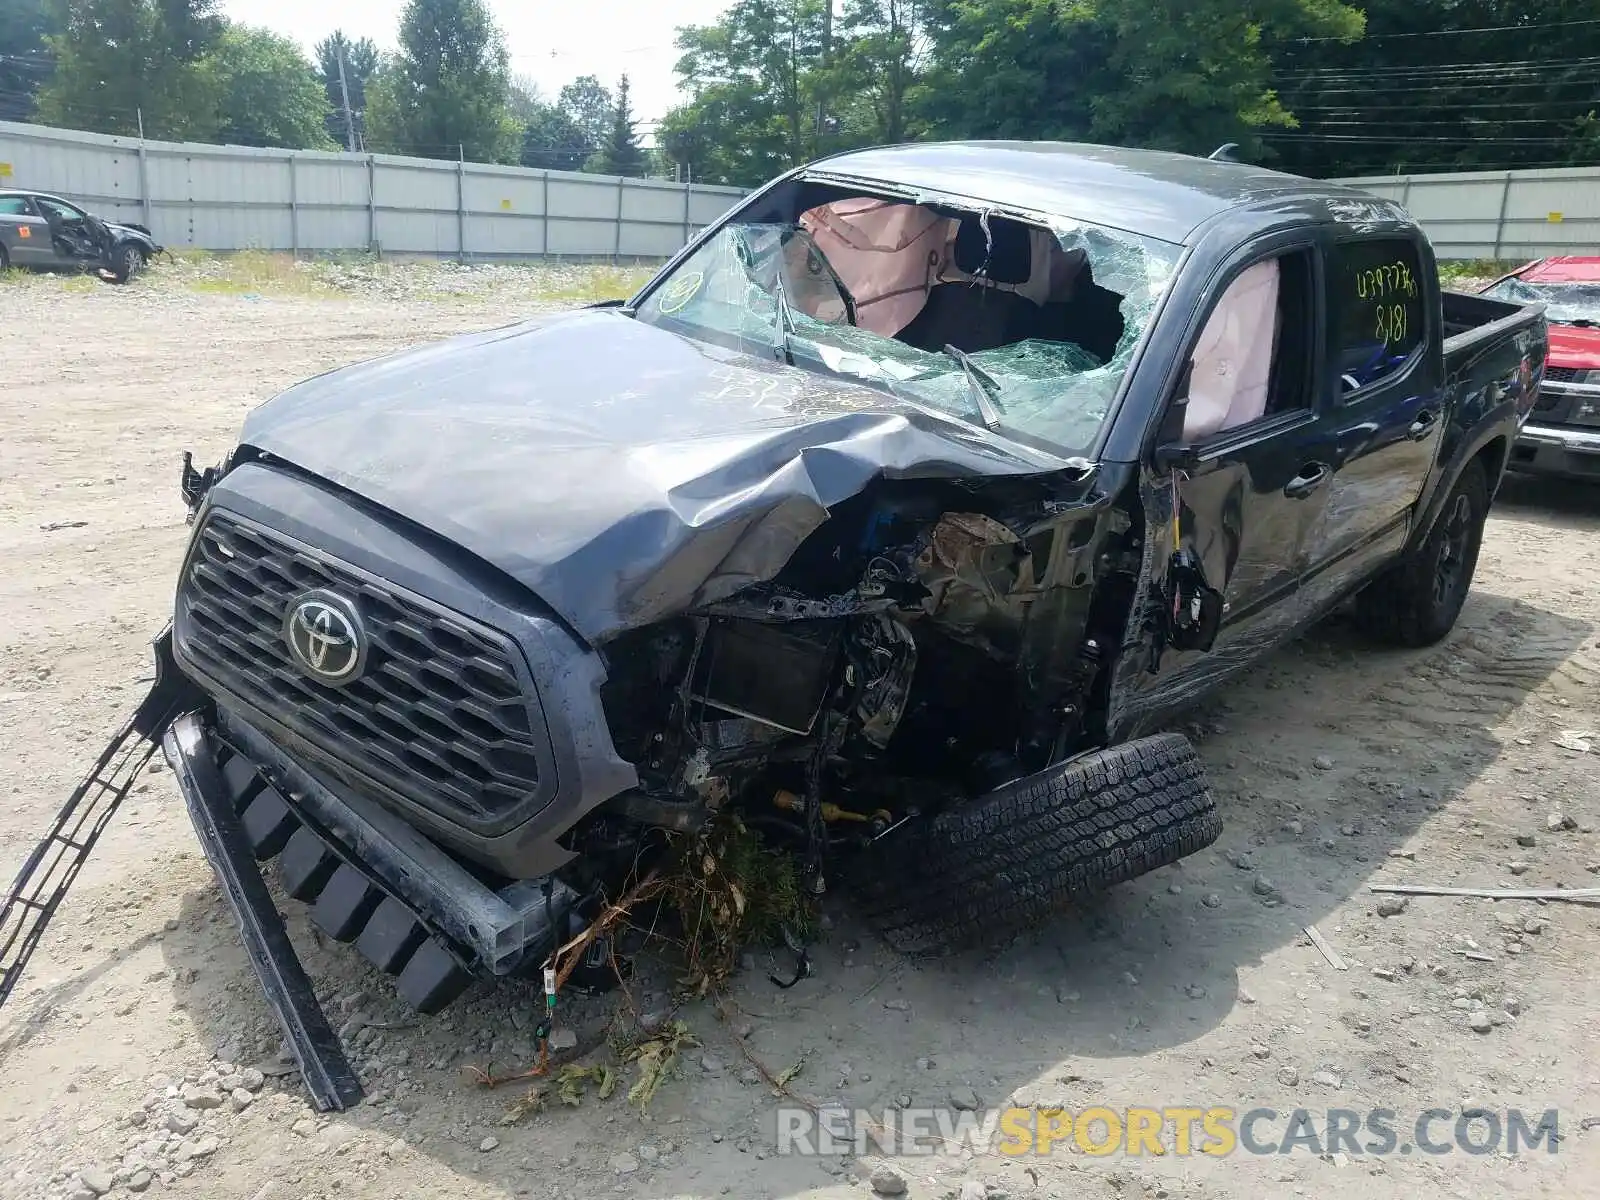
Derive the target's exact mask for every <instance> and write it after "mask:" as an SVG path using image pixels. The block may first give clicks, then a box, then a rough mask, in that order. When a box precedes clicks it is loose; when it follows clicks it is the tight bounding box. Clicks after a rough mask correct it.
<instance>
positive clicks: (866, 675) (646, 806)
mask: <svg viewBox="0 0 1600 1200" xmlns="http://www.w3.org/2000/svg"><path fill="white" fill-rule="evenodd" d="M1086 483H1087V481H1086ZM1030 490H1031V489H1030V486H1029V485H1028V484H1025V483H1020V482H1018V483H1013V484H1010V485H1007V486H1001V487H995V486H990V487H988V488H985V489H976V488H969V487H956V486H945V487H937V488H936V487H930V486H929V485H927V484H926V483H923V484H921V485H916V486H910V485H900V486H899V487H892V486H889V485H885V486H883V487H881V488H878V489H875V490H874V491H873V492H871V493H869V494H865V495H863V496H860V497H857V498H855V499H854V500H852V501H850V502H849V503H847V504H846V505H842V506H840V508H839V509H838V510H837V511H836V512H835V513H834V515H833V516H832V517H831V518H830V519H829V520H828V521H827V522H825V523H824V524H823V525H822V526H821V527H820V528H819V529H817V530H816V531H815V532H814V533H813V534H812V535H811V536H810V537H809V538H808V539H807V540H806V541H805V542H804V543H803V545H802V546H801V548H800V551H799V552H798V553H797V554H796V555H795V556H794V557H793V558H792V559H791V560H790V562H789V563H788V565H787V566H786V567H785V568H784V569H783V570H782V571H781V572H780V573H779V575H778V576H777V577H776V578H775V579H774V580H772V581H771V582H770V583H764V584H759V585H756V586H753V587H750V588H748V589H746V590H744V591H742V592H740V593H738V594H737V595H735V596H733V597H730V598H729V599H727V600H724V601H721V602H718V603H714V604H709V605H706V606H703V607H701V608H699V609H697V610H695V611H693V612H690V613H686V614H684V615H683V616H681V617H677V618H673V619H670V620H667V621H663V622H660V623H658V624H654V625H650V626H646V627H644V628H640V629H636V630H632V631H629V632H627V633H625V634H623V635H622V636H620V637H618V638H617V639H616V640H614V641H612V642H610V643H608V644H607V645H606V646H605V647H604V648H603V650H602V653H603V656H604V658H605V660H606V664H607V669H608V672H609V679H608V681H607V683H606V684H605V685H604V687H603V689H602V693H601V695H602V701H603V703H604V706H605V710H606V716H607V719H608V722H609V724H610V726H611V730H612V736H613V739H614V741H615V743H616V746H617V749H618V751H619V753H621V755H622V756H623V757H624V758H626V759H628V760H629V761H631V762H633V763H634V764H635V766H636V767H637V769H638V771H639V777H640V788H639V790H638V792H637V793H630V794H629V795H627V796H624V797H621V798H619V799H618V800H617V801H616V802H613V803H612V804H610V805H606V806H603V807H602V808H601V809H600V810H598V811H597V812H596V814H595V815H594V816H593V817H592V818H591V819H590V820H589V821H587V822H584V823H580V824H579V825H578V826H577V827H576V828H575V829H574V830H573V831H572V832H571V834H570V835H569V837H570V839H571V841H570V842H569V843H568V847H569V848H570V849H573V850H575V851H578V852H579V853H580V854H581V855H583V861H585V862H588V863H590V864H592V863H593V862H594V860H595V853H594V852H595V850H596V849H598V848H599V845H600V844H601V843H604V842H605V841H606V840H607V839H609V838H611V837H613V836H614V830H613V829H612V828H611V826H612V823H613V822H614V821H615V820H616V818H617V817H618V816H624V817H627V818H632V819H636V820H638V821H641V822H643V823H645V824H655V825H661V826H664V827H668V828H692V827H694V826H696V825H698V824H699V823H700V822H702V821H704V820H706V819H707V818H708V817H709V816H710V815H711V814H713V813H715V812H716V811H718V810H721V809H724V808H726V807H730V806H731V807H734V808H736V809H737V810H738V811H739V813H740V814H741V818H742V819H743V820H744V821H745V822H746V823H748V824H750V825H752V826H753V827H755V828H758V829H760V830H762V831H763V832H767V833H771V834H773V835H774V836H776V837H777V838H779V839H780V840H782V841H784V842H786V843H787V844H789V845H791V846H793V847H794V848H795V849H796V850H798V851H800V852H802V853H803V854H804V863H805V867H806V873H807V876H808V879H809V881H810V886H811V887H812V888H813V890H817V891H820V890H822V888H823V887H824V886H825V872H826V865H825V860H826V857H827V855H828V853H829V852H830V851H832V850H835V849H849V848H859V847H862V846H864V845H867V844H870V843H871V842H872V841H874V840H876V839H877V838H879V837H882V836H884V835H885V834H886V833H889V832H890V831H891V830H893V829H894V828H896V827H897V826H898V825H899V824H900V823H901V822H903V821H905V820H907V819H908V818H912V817H917V816H926V815H931V814H932V813H935V812H937V811H939V810H940V809H941V808H943V807H944V806H946V805H948V804H951V803H953V802H955V801H957V800H960V799H962V798H964V797H967V796H971V795H975V794H979V793H981V792H983V791H987V790H989V789H992V788H994V787H996V786H999V785H1000V784H1002V783H1005V782H1007V781H1009V780H1011V779H1014V778H1017V777H1019V776H1022V775H1025V774H1028V773H1031V772H1033V771H1037V770H1039V769H1041V768H1042V767H1044V766H1046V765H1048V764H1049V763H1051V762H1055V761H1059V760H1060V759H1062V758H1064V757H1067V756H1070V755H1071V754H1073V753H1075V752H1076V751H1077V750H1078V749H1080V748H1081V747H1084V746H1088V745H1093V744H1096V743H1097V740H1098V739H1102V738H1103V737H1104V728H1103V721H1104V712H1103V703H1104V696H1103V691H1104V688H1105V687H1106V686H1107V683H1108V680H1107V677H1106V671H1105V668H1106V667H1107V665H1108V663H1109V660H1110V659H1111V657H1112V655H1111V653H1109V652H1108V650H1107V648H1110V647H1116V646H1119V645H1120V644H1121V642H1122V640H1123V637H1124V632H1125V626H1126V622H1127V616H1128V611H1129V610H1128V599H1129V597H1131V595H1132V593H1133V588H1134V583H1135V580H1136V579H1137V575H1138V570H1139V564H1140V536H1139V530H1138V529H1137V528H1135V526H1134V523H1133V522H1132V521H1131V520H1130V519H1129V518H1128V517H1127V516H1126V515H1125V514H1124V513H1122V512H1120V511H1118V510H1117V509H1114V508H1112V507H1110V506H1109V505H1105V504H1101V505H1094V504H1085V505H1084V507H1083V508H1081V509H1077V510H1076V511H1073V512H1072V513H1071V519H1066V518H1064V517H1063V516H1062V515H1061V514H1059V513H1057V512H1053V511H1050V509H1051V508H1052V507H1058V506H1047V505H1046V504H1045V503H1044V502H1043V500H1042V494H1041V496H1030V495H1029V494H1028V493H1029V491H1030ZM963 501H964V502H965V505H966V507H965V509H956V508H954V507H952V506H953V505H954V504H956V503H961V502H963ZM980 507H981V508H987V509H988V511H987V512H985V511H979V509H980ZM1074 647H1075V648H1076V653H1072V652H1071V649H1072V648H1074ZM591 834H595V836H596V838H597V841H595V842H590V841H588V840H586V839H588V838H589V837H590V835H591Z"/></svg>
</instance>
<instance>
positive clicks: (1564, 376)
mask: <svg viewBox="0 0 1600 1200" xmlns="http://www.w3.org/2000/svg"><path fill="white" fill-rule="evenodd" d="M1587 374H1588V371H1587V370H1583V369H1579V368H1578V367H1546V368H1545V369H1544V381H1545V382H1546V383H1575V382H1576V381H1577V380H1578V378H1579V377H1580V376H1583V375H1587Z"/></svg>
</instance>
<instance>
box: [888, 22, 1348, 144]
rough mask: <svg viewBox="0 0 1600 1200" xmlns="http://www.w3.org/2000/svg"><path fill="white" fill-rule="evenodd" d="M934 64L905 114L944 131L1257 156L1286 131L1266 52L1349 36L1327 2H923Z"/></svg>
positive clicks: (1288, 121)
mask: <svg viewBox="0 0 1600 1200" xmlns="http://www.w3.org/2000/svg"><path fill="white" fill-rule="evenodd" d="M928 10H929V17H930V28H931V32H932V38H933V44H934V45H933V52H932V56H933V59H934V63H935V66H934V69H933V71H932V72H931V74H930V77H929V78H928V80H927V81H926V84H925V85H924V86H922V87H921V88H919V90H918V107H919V116H920V117H921V118H922V119H923V120H925V121H926V122H928V123H929V124H930V125H932V126H934V127H936V128H938V127H942V129H943V130H946V131H948V132H950V133H952V134H954V135H956V136H991V137H992V136H1001V137H1035V138H1040V137H1042V138H1067V139H1086V140H1090V141H1097V142H1106V143H1110V144H1113V145H1128V146H1147V147H1152V148H1156V149H1168V150H1181V151H1186V152H1188V153H1198V154H1208V153H1210V152H1211V151H1212V150H1214V149H1215V148H1216V147H1217V146H1218V145H1220V144H1222V143H1224V142H1238V143H1240V145H1241V146H1242V147H1244V148H1245V150H1246V152H1247V153H1259V152H1260V149H1261V144H1262V143H1261V138H1260V133H1261V132H1262V131H1263V130H1271V129H1280V128H1292V127H1293V126H1294V116H1293V114H1292V113H1291V112H1290V111H1289V110H1288V109H1287V108H1285V106H1284V105H1283V103H1282V101H1281V100H1280V99H1279V97H1278V94H1277V92H1276V90H1275V89H1274V87H1273V82H1274V81H1273V62H1272V59H1271V55H1270V54H1269V47H1270V46H1271V45H1273V44H1274V43H1278V42H1281V41H1283V40H1285V39H1287V38H1291V37H1319V38H1330V39H1334V40H1350V39H1354V38H1357V37H1359V36H1360V33H1361V27H1362V17H1361V13H1360V12H1358V11H1357V10H1356V9H1354V8H1351V7H1349V6H1347V5H1345V4H1343V3H1340V2H1339V0H1244V2H1242V3H1241V0H1095V2H1093V3H1085V4H1078V5H1073V6H1070V7H1069V6H1064V5H1060V4H1057V3H1055V2H1054V0H932V2H930V4H929V6H928Z"/></svg>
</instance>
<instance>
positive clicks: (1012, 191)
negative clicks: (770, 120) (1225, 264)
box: [808, 142, 1407, 243]
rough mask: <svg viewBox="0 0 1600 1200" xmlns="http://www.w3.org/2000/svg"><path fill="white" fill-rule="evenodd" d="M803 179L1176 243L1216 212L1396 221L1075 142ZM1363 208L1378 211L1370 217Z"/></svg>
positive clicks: (1272, 185)
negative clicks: (921, 191)
mask: <svg viewBox="0 0 1600 1200" xmlns="http://www.w3.org/2000/svg"><path fill="white" fill-rule="evenodd" d="M808 174H815V175H846V176H850V177H851V178H854V179H859V180H862V181H863V182H869V181H879V182H882V183H885V184H889V185H891V186H893V187H895V188H897V189H905V188H911V189H915V188H918V187H922V188H927V189H928V190H930V191H938V192H944V193H946V194H950V195H957V196H963V197H968V198H970V199H974V200H982V201H988V202H989V203H992V204H997V205H1004V206H1009V207H1014V208H1018V209H1023V210H1026V211H1031V212H1036V213H1041V214H1053V215H1057V216H1071V217H1076V218H1078V219H1080V220H1085V221H1093V222H1096V223H1098V224H1102V225H1109V226H1112V227H1113V228H1117V229H1123V230H1127V231H1129V232H1133V233H1142V234H1145V235H1147V236H1149V237H1155V238H1160V239H1162V240H1163V241H1168V242H1179V243H1182V242H1186V241H1188V240H1189V238H1190V236H1191V235H1192V234H1194V233H1195V232H1196V231H1197V230H1198V229H1199V228H1200V227H1201V226H1202V225H1204V224H1206V223H1207V222H1208V221H1210V220H1211V219H1212V218H1214V217H1216V216H1219V215H1220V214H1222V213H1224V212H1229V211H1238V210H1246V211H1248V210H1249V209H1251V208H1256V209H1258V210H1260V211H1262V212H1263V214H1265V213H1266V211H1267V210H1268V207H1269V205H1270V207H1271V209H1272V210H1274V211H1279V212H1281V211H1282V210H1283V208H1284V206H1285V204H1289V205H1293V206H1295V207H1296V208H1297V209H1298V210H1299V211H1301V212H1302V213H1303V215H1304V216H1305V217H1306V219H1307V220H1308V221H1320V220H1333V221H1339V220H1355V219H1360V217H1359V216H1358V215H1357V213H1356V210H1357V209H1364V210H1366V211H1367V213H1368V215H1369V216H1371V215H1376V216H1378V217H1379V218H1380V219H1382V220H1386V221H1405V220H1406V219H1407V218H1406V216H1405V213H1404V210H1402V209H1401V208H1400V207H1399V206H1398V205H1396V204H1394V203H1393V202H1392V201H1389V200H1385V199H1382V198H1380V197H1377V196H1374V195H1372V194H1371V193H1368V192H1362V191H1358V190H1356V189H1355V188H1350V187H1344V186H1342V185H1340V184H1334V183H1327V182H1324V181H1322V180H1317V179H1305V178H1302V177H1301V176H1298V175H1285V174H1283V173H1282V172H1280V171H1269V170H1267V169H1266V168H1264V167H1253V166H1248V165H1246V164H1244V163H1234V162H1225V161H1219V160H1216V159H1209V158H1195V157H1192V156H1190V155H1187V154H1171V153H1168V152H1166V151H1161V150H1127V149H1123V148H1121V147H1116V146H1094V145H1088V144H1083V143H1076V142H911V143H906V144H904V145H899V146H878V147H874V148H872V149H867V150H853V151H849V152H847V153H844V154H838V155H835V156H833V157H832V158H825V159H823V160H821V161H820V162H817V163H813V164H812V165H811V167H810V168H808ZM1373 206H1378V207H1377V209H1374V208H1373Z"/></svg>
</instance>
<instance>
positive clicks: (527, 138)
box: [522, 103, 595, 171]
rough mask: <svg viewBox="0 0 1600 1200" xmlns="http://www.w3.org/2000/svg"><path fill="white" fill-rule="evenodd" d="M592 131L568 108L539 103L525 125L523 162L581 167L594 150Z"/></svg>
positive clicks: (561, 168)
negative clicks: (573, 116)
mask: <svg viewBox="0 0 1600 1200" xmlns="http://www.w3.org/2000/svg"><path fill="white" fill-rule="evenodd" d="M594 151H595V148H594V145H593V143H591V142H590V141H589V138H588V135H587V134H585V133H584V132H583V130H582V129H580V128H578V124H577V122H575V121H574V120H573V119H572V117H571V115H570V114H569V113H568V112H567V110H566V109H564V108H561V107H560V106H559V105H555V104H544V103H538V104H536V106H535V107H534V108H533V110H532V111H531V112H530V113H529V115H528V117H527V119H526V121H525V122H524V124H523V127H522V165H523V166H525V167H541V168H543V169H544V170H547V171H581V170H583V164H584V163H586V162H588V161H589V157H590V156H591V155H592V154H593V153H594Z"/></svg>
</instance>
